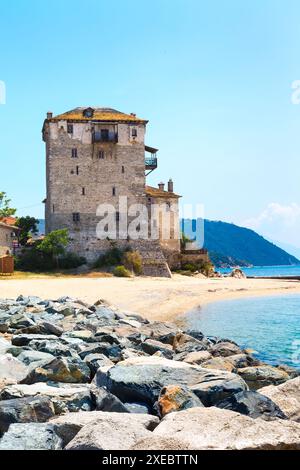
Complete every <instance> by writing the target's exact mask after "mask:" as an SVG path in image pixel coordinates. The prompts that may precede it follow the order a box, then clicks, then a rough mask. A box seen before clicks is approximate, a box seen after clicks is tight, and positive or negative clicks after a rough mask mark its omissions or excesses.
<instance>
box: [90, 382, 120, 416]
mask: <svg viewBox="0 0 300 470" xmlns="http://www.w3.org/2000/svg"><path fill="white" fill-rule="evenodd" d="M91 394H92V397H93V400H94V404H95V408H96V410H97V411H111V412H115V413H129V411H128V410H127V408H126V406H125V405H123V403H122V402H121V400H119V398H117V397H116V396H115V395H113V394H112V393H110V392H108V391H107V390H105V389H104V388H98V387H94V388H92V389H91Z"/></svg>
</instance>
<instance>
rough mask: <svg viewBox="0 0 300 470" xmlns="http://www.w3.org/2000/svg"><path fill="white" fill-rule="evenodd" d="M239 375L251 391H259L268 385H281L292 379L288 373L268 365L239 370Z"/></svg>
mask: <svg viewBox="0 0 300 470" xmlns="http://www.w3.org/2000/svg"><path fill="white" fill-rule="evenodd" d="M238 373H239V375H240V376H241V377H242V378H243V379H244V380H245V382H246V383H247V384H248V386H249V388H250V390H259V389H260V388H262V387H266V386H267V385H279V384H281V383H283V382H286V381H287V380H288V379H289V378H290V377H289V375H288V373H287V372H285V371H283V370H280V369H278V368H277V367H272V366H267V365H260V366H252V367H245V368H243V369H239V370H238Z"/></svg>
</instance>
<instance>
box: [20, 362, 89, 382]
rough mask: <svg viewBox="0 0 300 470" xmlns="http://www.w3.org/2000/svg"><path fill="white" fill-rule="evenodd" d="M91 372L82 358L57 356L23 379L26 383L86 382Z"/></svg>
mask: <svg viewBox="0 0 300 470" xmlns="http://www.w3.org/2000/svg"><path fill="white" fill-rule="evenodd" d="M90 377H91V372H90V369H89V367H88V365H87V364H86V363H85V362H84V361H82V360H81V359H73V358H67V357H57V358H55V359H53V360H52V361H49V362H48V363H46V364H43V365H42V366H39V367H35V368H34V369H33V370H31V371H30V372H29V374H28V375H27V376H26V377H25V379H23V380H22V381H21V383H24V384H28V385H30V384H33V383H35V382H48V381H53V382H63V383H86V382H89V381H90Z"/></svg>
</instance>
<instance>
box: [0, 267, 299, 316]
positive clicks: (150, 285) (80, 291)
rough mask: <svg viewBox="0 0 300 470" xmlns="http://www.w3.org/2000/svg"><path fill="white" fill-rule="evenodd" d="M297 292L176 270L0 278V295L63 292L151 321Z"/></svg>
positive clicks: (280, 283)
mask: <svg viewBox="0 0 300 470" xmlns="http://www.w3.org/2000/svg"><path fill="white" fill-rule="evenodd" d="M288 293H300V282H299V281H293V280H274V279H233V278H221V279H218V278H212V279H202V278H197V277H187V276H181V275H178V274H175V275H174V276H173V278H172V279H164V278H163V279H161V278H146V277H140V278H133V279H124V278H113V277H110V278H85V277H74V278H72V277H70V278H66V277H61V278H49V277H48V278H42V279H40V278H39V279H3V280H0V298H16V297H17V296H18V295H19V294H23V295H37V296H40V297H42V298H58V297H60V296H63V295H69V296H71V297H78V298H81V299H83V300H87V301H89V302H95V301H96V300H98V299H104V300H106V301H107V302H109V303H110V304H113V305H115V306H117V307H119V308H121V309H124V310H126V311H131V312H138V313H141V314H142V315H144V316H145V317H147V318H148V319H151V320H164V321H167V320H168V321H171V320H175V319H176V318H177V317H178V316H180V315H182V314H183V313H185V312H187V311H189V310H191V309H193V308H196V307H199V306H201V305H204V304H206V303H208V302H214V301H218V300H224V299H234V298H242V297H257V296H268V295H280V294H281V295H282V294H288Z"/></svg>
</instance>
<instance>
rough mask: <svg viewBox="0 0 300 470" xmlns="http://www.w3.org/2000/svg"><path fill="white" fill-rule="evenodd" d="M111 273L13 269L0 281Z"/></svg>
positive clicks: (0, 278) (2, 276) (92, 276)
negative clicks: (10, 273) (12, 271)
mask: <svg viewBox="0 0 300 470" xmlns="http://www.w3.org/2000/svg"><path fill="white" fill-rule="evenodd" d="M112 276H113V275H112V274H111V273H105V272H101V271H89V272H86V273H80V274H78V273H76V272H70V271H68V272H66V271H54V272H45V273H34V272H29V271H26V272H24V271H15V272H14V274H12V275H1V274H0V280H1V281H10V280H21V279H53V278H77V277H78V278H96V279H97V278H105V277H112Z"/></svg>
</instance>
